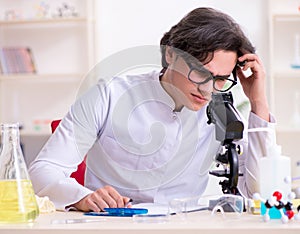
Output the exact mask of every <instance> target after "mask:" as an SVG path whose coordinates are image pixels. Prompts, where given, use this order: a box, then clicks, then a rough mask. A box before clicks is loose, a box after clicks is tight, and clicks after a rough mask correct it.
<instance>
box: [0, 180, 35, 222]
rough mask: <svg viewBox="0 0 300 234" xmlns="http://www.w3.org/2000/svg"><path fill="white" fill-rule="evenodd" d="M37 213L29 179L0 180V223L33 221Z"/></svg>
mask: <svg viewBox="0 0 300 234" xmlns="http://www.w3.org/2000/svg"><path fill="white" fill-rule="evenodd" d="M38 215H39V209H38V206H37V202H36V198H35V194H34V192H33V188H32V184H31V181H30V180H0V223H28V222H33V221H34V220H35V219H36V218H37V217H38Z"/></svg>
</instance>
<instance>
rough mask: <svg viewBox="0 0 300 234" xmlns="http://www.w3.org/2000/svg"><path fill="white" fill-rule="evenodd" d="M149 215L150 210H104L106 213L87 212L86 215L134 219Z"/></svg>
mask: <svg viewBox="0 0 300 234" xmlns="http://www.w3.org/2000/svg"><path fill="white" fill-rule="evenodd" d="M147 213H148V210H147V209H143V208H104V212H86V213H84V215H92V216H117V217H132V216H133V215H136V214H147Z"/></svg>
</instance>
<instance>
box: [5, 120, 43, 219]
mask: <svg viewBox="0 0 300 234" xmlns="http://www.w3.org/2000/svg"><path fill="white" fill-rule="evenodd" d="M0 128H1V142H2V150H1V153H0V223H28V222H33V221H34V220H35V219H36V218H37V216H38V215H39V209H38V205H37V202H36V198H35V194H34V191H33V188H32V184H31V181H30V179H29V175H28V172H27V167H26V164H25V160H24V157H23V153H22V150H21V147H20V133H19V124H18V123H15V124H1V125H0Z"/></svg>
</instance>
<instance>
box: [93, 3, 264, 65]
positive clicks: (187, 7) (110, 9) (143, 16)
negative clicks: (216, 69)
mask: <svg viewBox="0 0 300 234" xmlns="http://www.w3.org/2000/svg"><path fill="white" fill-rule="evenodd" d="M267 5H268V1H261V0H252V1H249V0H226V1H224V0H184V1H183V0H160V1H159V0H124V1H122V0H96V20H97V24H96V61H98V62H99V61H101V60H103V59H104V58H107V57H108V56H109V55H111V54H114V53H116V52H118V51H120V50H123V49H127V48H130V47H134V46H141V45H159V41H160V39H161V37H162V35H163V34H164V33H165V32H166V31H168V30H169V29H170V28H171V26H173V25H174V24H176V23H177V22H178V21H179V20H180V19H181V18H182V17H183V16H184V15H185V14H187V13H188V12H189V11H191V10H192V9H194V8H197V7H201V6H211V7H215V8H218V9H220V10H222V11H224V12H226V13H228V14H230V15H231V16H232V17H233V18H234V19H235V20H236V21H237V22H238V23H239V24H240V25H241V26H242V28H243V29H244V31H245V33H246V34H247V35H248V36H249V38H250V39H251V41H252V42H253V44H254V45H255V46H256V48H257V52H258V54H260V55H261V57H262V59H263V60H264V61H265V66H266V68H267V65H268V8H267Z"/></svg>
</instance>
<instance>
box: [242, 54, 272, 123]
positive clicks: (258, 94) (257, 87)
mask: <svg viewBox="0 0 300 234" xmlns="http://www.w3.org/2000/svg"><path fill="white" fill-rule="evenodd" d="M238 60H239V61H240V62H243V61H246V60H247V62H246V64H245V66H243V67H242V68H240V67H238V69H237V75H238V77H239V79H240V82H241V85H242V87H243V90H244V93H245V95H246V96H247V97H248V98H249V101H250V104H251V111H252V112H253V113H255V114H256V115H258V116H259V117H261V118H262V119H264V120H266V121H269V106H268V101H267V95H266V88H265V79H266V73H265V70H264V67H263V64H262V61H261V60H260V58H259V57H258V56H257V55H256V54H245V55H243V56H241V57H239V58H238ZM247 69H250V70H251V72H252V74H251V75H250V76H249V77H246V76H245V74H244V72H243V71H246V70H247Z"/></svg>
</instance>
